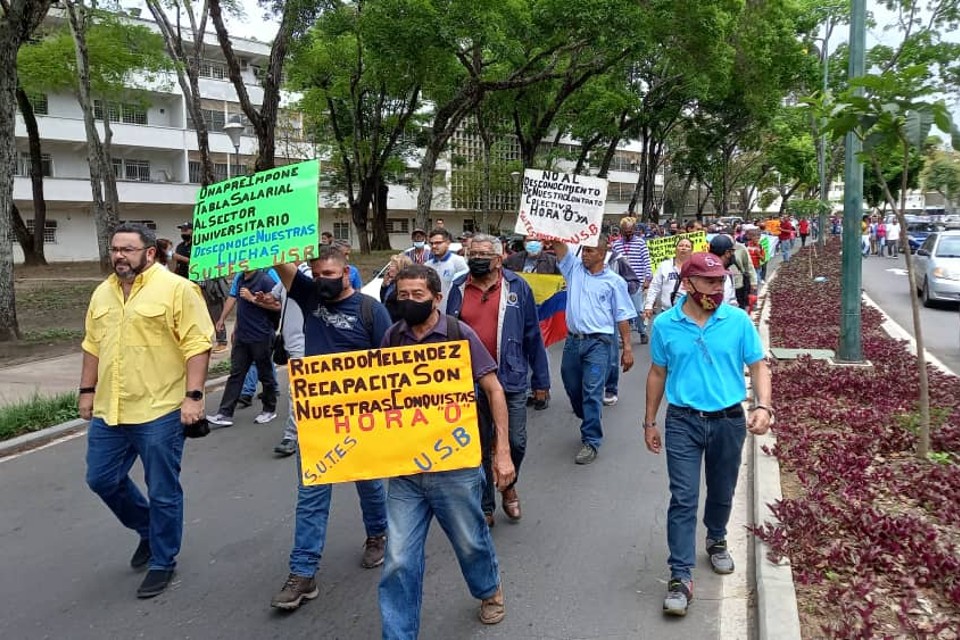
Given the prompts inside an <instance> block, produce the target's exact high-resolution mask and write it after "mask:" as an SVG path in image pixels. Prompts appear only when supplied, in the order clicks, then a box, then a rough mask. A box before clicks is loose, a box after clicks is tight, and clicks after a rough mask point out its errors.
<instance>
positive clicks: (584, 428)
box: [560, 334, 616, 449]
mask: <svg viewBox="0 0 960 640" xmlns="http://www.w3.org/2000/svg"><path fill="white" fill-rule="evenodd" d="M615 340H616V337H614V336H612V335H609V336H608V335H598V334H590V335H588V336H584V337H582V338H575V337H573V336H567V341H566V343H565V344H564V345H563V363H562V364H561V365H560V376H561V378H563V388H564V390H566V392H567V397H568V398H570V405H571V406H572V407H573V412H574V414H576V416H577V417H578V418H580V420H582V422H581V424H580V440H581V441H582V442H583V443H584V444H588V445H590V446H591V447H593V448H594V449H599V448H600V442H601V441H602V440H603V427H602V425H601V424H600V418H601V412H602V410H603V387H604V385H605V384H606V380H607V374H608V373H609V370H610V349H611V345H612V343H613V342H614V341H615Z"/></svg>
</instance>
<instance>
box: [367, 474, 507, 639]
mask: <svg viewBox="0 0 960 640" xmlns="http://www.w3.org/2000/svg"><path fill="white" fill-rule="evenodd" d="M483 483H484V479H483V471H482V470H481V469H480V468H478V467H474V468H470V469H458V470H456V471H441V472H438V473H419V474H416V475H410V476H399V477H396V478H391V479H390V483H389V487H388V489H387V521H388V522H389V530H390V536H389V537H388V538H387V551H386V555H385V558H384V562H383V573H382V574H381V576H380V619H381V623H382V627H383V639H384V640H413V639H415V638H416V637H417V635H418V634H419V633H420V606H421V604H422V602H423V573H424V569H425V568H426V559H425V556H424V544H425V543H426V540H427V531H428V530H429V529H430V522H431V520H432V519H433V517H434V516H436V518H437V522H439V523H440V527H441V528H442V529H443V531H444V533H446V534H447V539H449V540H450V544H451V545H453V550H454V552H455V553H456V555H457V560H458V561H459V563H460V571H461V573H463V577H464V579H465V580H466V582H467V587H468V588H469V589H470V594H471V595H473V597H474V598H477V599H483V598H489V597H490V596H492V595H493V594H495V593H496V592H497V589H498V588H499V586H500V566H499V564H498V563H497V552H496V551H495V550H494V548H493V538H492V537H491V536H490V528H489V527H487V523H486V521H485V520H484V519H483V511H482V510H481V508H480V494H481V491H482V486H483Z"/></svg>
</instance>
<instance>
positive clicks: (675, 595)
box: [643, 253, 773, 616]
mask: <svg viewBox="0 0 960 640" xmlns="http://www.w3.org/2000/svg"><path fill="white" fill-rule="evenodd" d="M727 277H728V272H727V269H726V267H725V266H724V264H723V260H722V259H721V258H720V257H718V256H715V255H713V254H711V253H695V254H693V255H692V256H690V258H689V259H688V260H687V261H686V262H685V263H684V265H683V267H682V268H681V269H680V280H681V282H682V283H683V288H684V290H685V291H686V292H687V294H686V295H685V296H684V297H683V298H680V300H678V301H677V304H675V305H674V306H673V307H671V308H670V310H669V311H665V312H663V313H661V314H660V315H659V316H658V317H657V319H656V320H655V321H654V323H653V340H652V342H651V345H650V347H651V348H650V359H651V361H652V363H651V365H650V372H649V374H648V375H647V400H646V402H647V405H646V414H645V417H644V423H643V434H644V440H645V442H646V445H647V448H648V449H649V450H650V451H651V452H653V453H660V450H661V448H662V446H661V441H660V431H659V430H658V429H657V425H656V419H657V411H658V410H659V407H660V402H661V401H662V399H663V395H664V392H666V395H667V403H668V405H667V415H666V419H665V420H664V443H663V444H665V445H666V447H665V448H666V453H667V473H668V475H669V476H670V507H669V509H668V511H667V545H668V546H669V547H670V558H669V560H668V561H667V562H668V564H669V565H670V582H669V583H668V586H667V596H666V598H665V599H664V602H663V611H664V613H666V614H668V615H674V616H682V615H686V613H687V607H688V606H689V604H690V601H691V600H692V599H693V576H692V570H693V567H694V566H695V565H696V533H697V505H698V504H699V497H700V495H699V494H700V467H701V464H702V462H705V464H706V486H707V499H706V506H705V507H704V512H703V524H704V526H705V527H706V529H707V540H706V549H707V555H708V556H709V557H710V565H711V566H712V568H713V570H714V572H716V573H719V574H728V573H732V572H733V570H734V566H733V558H732V557H731V556H730V553H729V552H728V551H727V542H726V534H727V522H728V521H729V519H730V508H731V506H732V504H733V493H734V490H735V489H736V486H737V475H738V473H739V470H740V454H741V450H742V449H743V441H744V439H745V438H746V435H747V434H746V432H747V431H748V430H749V431H750V432H751V433H754V434H757V435H763V434H764V433H766V432H767V429H769V427H770V421H771V419H772V418H773V409H772V408H771V407H770V392H771V389H770V370H769V369H768V368H767V365H766V362H765V361H764V359H763V347H762V345H761V343H760V336H759V334H758V333H757V329H756V327H754V326H753V322H752V321H751V320H750V316H748V315H747V314H746V312H744V311H743V310H742V309H738V308H736V307H733V306H731V305H729V304H727V303H726V302H724V294H723V286H724V281H725V280H727ZM744 365H746V366H748V367H749V368H750V379H751V381H752V383H753V390H754V394H755V398H756V404H755V405H754V406H753V408H752V409H751V412H750V419H749V422H748V421H747V419H746V417H745V415H744V411H743V406H742V404H741V403H742V402H743V401H744V399H745V398H746V396H747V389H746V384H745V382H744V379H743V367H744Z"/></svg>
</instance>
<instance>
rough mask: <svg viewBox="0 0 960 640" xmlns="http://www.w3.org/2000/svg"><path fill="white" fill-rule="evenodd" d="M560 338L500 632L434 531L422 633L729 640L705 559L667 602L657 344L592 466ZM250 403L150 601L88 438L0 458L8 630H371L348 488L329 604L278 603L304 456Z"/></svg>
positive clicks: (201, 463) (194, 465) (323, 585)
mask: <svg viewBox="0 0 960 640" xmlns="http://www.w3.org/2000/svg"><path fill="white" fill-rule="evenodd" d="M892 264H893V261H891V265H892ZM869 268H870V265H868V266H867V269H869ZM944 313H946V312H944ZM560 346H561V345H555V347H554V348H553V349H552V350H551V364H552V366H553V369H554V371H553V384H554V390H553V401H552V403H551V406H550V408H549V409H547V410H546V411H541V412H534V411H531V412H530V420H529V426H528V429H529V445H528V452H527V460H526V462H525V464H524V466H523V472H522V476H521V483H520V485H519V491H520V495H521V498H522V501H523V509H524V518H523V520H522V521H521V522H520V523H519V524H510V523H508V522H506V519H505V517H504V516H503V515H502V513H500V512H498V524H497V526H496V527H495V528H494V530H493V533H494V541H495V544H496V548H497V552H498V555H499V558H500V564H501V568H502V574H503V580H504V588H505V593H506V606H507V617H506V619H505V620H504V622H502V623H501V624H500V625H497V626H494V627H483V626H482V625H481V624H480V623H479V622H478V620H477V618H476V611H477V606H478V603H477V602H476V601H475V600H473V599H472V598H471V596H470V594H469V593H468V591H467V589H466V586H465V584H464V582H463V579H462V577H461V575H460V573H459V570H458V567H457V564H456V561H455V558H454V555H453V553H452V551H451V549H450V546H449V544H448V543H447V541H446V538H445V537H444V536H443V534H442V532H441V531H440V530H439V527H437V526H434V527H432V529H431V534H430V539H429V541H428V547H427V549H428V556H427V568H426V581H425V592H424V601H423V609H422V618H423V624H422V632H421V638H423V639H425V640H432V639H441V640H452V639H460V638H491V639H493V638H504V639H507V638H509V639H511V640H517V639H528V638H530V639H532V638H541V639H551V640H559V639H570V640H572V639H584V638H603V639H606V640H614V639H618V640H619V639H622V640H626V639H631V640H636V639H643V638H651V639H652V638H657V639H670V638H683V639H688V638H698V639H708V640H709V639H712V638H718V637H719V631H718V628H719V609H720V602H719V597H720V593H721V582H720V581H721V578H720V577H719V576H715V575H713V574H712V573H711V572H710V570H709V565H708V562H707V560H706V558H705V557H704V556H703V554H702V552H701V554H700V558H699V567H698V571H697V576H696V590H695V596H696V600H695V602H694V604H693V605H692V607H691V609H690V612H689V614H688V615H687V617H686V618H685V619H666V618H664V617H663V616H662V614H661V611H660V608H661V602H662V597H663V593H664V589H665V585H666V580H667V578H668V577H669V573H668V569H667V567H666V557H667V548H666V537H665V519H666V507H667V501H668V491H667V479H666V467H665V462H664V459H663V457H662V456H659V457H655V456H653V455H652V454H649V453H647V452H646V450H645V449H644V448H643V444H642V437H641V435H640V430H639V429H638V424H639V420H640V417H641V416H642V413H643V381H644V378H645V375H646V370H647V367H648V363H649V360H648V357H647V348H646V347H645V346H640V345H639V344H636V354H637V365H636V367H635V369H634V370H633V371H631V372H630V373H628V374H626V376H624V377H623V378H622V379H621V391H620V398H621V400H620V404H619V405H618V406H616V407H613V408H607V409H605V410H604V413H605V416H604V423H605V432H606V439H605V444H604V447H603V448H602V449H601V452H600V456H599V458H598V460H597V461H596V462H595V463H594V464H593V465H590V466H586V467H580V466H576V465H574V463H573V457H574V454H575V453H576V451H577V449H578V446H579V430H578V422H577V421H576V419H575V417H574V416H573V414H572V412H571V411H570V408H569V404H568V402H567V400H566V398H565V396H564V394H563V391H562V387H561V385H560V376H559V364H560V352H559V349H558V348H559V347H560ZM217 399H218V398H216V397H213V398H210V401H209V402H208V408H209V409H213V408H214V406H213V403H214V401H215V400H217ZM281 406H282V407H283V409H284V410H285V408H286V400H282V401H281ZM255 409H256V407H254V408H251V409H247V410H245V411H242V412H238V417H239V419H238V421H237V424H236V425H235V426H234V427H232V428H230V429H225V430H220V431H215V432H214V433H213V434H212V435H211V436H210V437H208V438H206V439H203V440H195V441H188V442H187V447H186V452H185V455H184V461H183V474H182V479H183V484H184V490H185V493H186V513H185V522H186V526H185V535H184V544H183V551H182V552H181V554H180V557H179V567H178V573H177V578H176V582H175V583H174V585H173V586H172V588H171V589H169V590H168V592H166V593H165V594H163V595H161V596H159V597H157V598H155V599H153V600H148V601H141V600H137V599H136V597H135V595H134V594H135V590H136V588H137V586H138V584H139V582H140V580H141V578H142V575H141V574H137V573H134V572H133V571H132V570H131V569H130V568H129V566H128V561H129V557H130V554H131V553H132V552H133V549H134V547H136V544H137V539H136V536H135V534H133V533H132V532H130V531H128V530H126V529H124V528H123V527H121V525H120V524H119V523H118V522H117V521H116V519H115V518H114V517H113V516H112V514H110V512H109V511H107V509H106V507H104V506H103V505H102V504H101V502H100V501H99V499H98V498H97V497H96V496H95V495H94V494H93V493H91V492H90V491H89V489H88V488H87V487H86V485H85V483H84V451H85V438H84V437H78V438H75V439H72V440H69V441H66V442H61V443H59V444H56V445H53V446H50V447H47V448H44V449H41V450H37V451H33V452H30V453H27V454H23V455H20V456H18V457H15V458H8V459H6V460H3V461H0V567H2V571H0V638H5V639H19V638H70V639H72V640H80V639H86V638H91V639H106V638H162V639H171V638H202V639H213V638H231V639H236V638H243V639H245V638H257V639H260V638H285V639H289V638H307V637H310V638H321V639H367V638H370V639H373V638H378V637H379V635H380V616H379V610H378V607H377V582H378V578H379V574H380V571H379V569H374V570H364V569H362V568H360V556H361V552H362V543H363V539H364V534H363V527H362V524H361V521H360V512H359V507H358V502H357V497H356V492H355V490H354V488H353V487H350V486H340V487H337V489H336V490H335V491H334V500H333V508H332V511H331V517H330V527H329V530H328V535H327V544H326V550H325V554H324V558H323V560H322V562H321V567H320V572H319V574H318V578H319V584H320V589H321V595H320V598H318V599H317V600H314V601H312V602H309V603H307V604H305V605H304V606H303V607H302V608H301V609H300V610H298V611H296V612H293V613H292V614H282V613H279V612H277V611H275V610H272V609H271V608H270V606H269V604H270V598H271V596H273V595H274V593H275V592H276V591H278V590H279V589H280V587H281V586H282V584H283V581H284V579H285V578H286V576H287V572H288V568H287V557H288V553H289V551H290V544H291V541H292V537H293V512H294V503H295V496H296V492H295V482H296V477H297V474H296V469H295V464H296V463H295V459H294V458H287V459H277V458H275V457H274V456H273V453H272V448H273V446H274V444H275V443H276V442H277V441H278V439H279V436H280V433H281V430H282V424H281V421H280V420H279V419H278V420H277V421H275V422H274V423H273V424H271V425H266V426H258V425H254V424H253V416H254V415H255ZM135 469H139V465H137V467H135ZM701 495H702V493H701ZM703 535H704V533H703V531H702V530H701V531H699V532H698V536H697V537H698V540H702V537H703ZM745 569H746V567H739V569H738V570H740V571H743V570H745Z"/></svg>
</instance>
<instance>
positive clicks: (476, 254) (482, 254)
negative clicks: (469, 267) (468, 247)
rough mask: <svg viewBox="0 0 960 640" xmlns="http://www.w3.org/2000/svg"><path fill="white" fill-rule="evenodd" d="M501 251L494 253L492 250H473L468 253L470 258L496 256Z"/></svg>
mask: <svg viewBox="0 0 960 640" xmlns="http://www.w3.org/2000/svg"><path fill="white" fill-rule="evenodd" d="M499 255H500V254H499V253H493V252H492V251H483V252H471V253H468V254H467V257H468V258H496V257H497V256H499Z"/></svg>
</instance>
